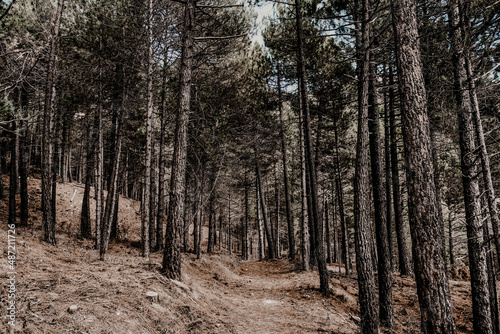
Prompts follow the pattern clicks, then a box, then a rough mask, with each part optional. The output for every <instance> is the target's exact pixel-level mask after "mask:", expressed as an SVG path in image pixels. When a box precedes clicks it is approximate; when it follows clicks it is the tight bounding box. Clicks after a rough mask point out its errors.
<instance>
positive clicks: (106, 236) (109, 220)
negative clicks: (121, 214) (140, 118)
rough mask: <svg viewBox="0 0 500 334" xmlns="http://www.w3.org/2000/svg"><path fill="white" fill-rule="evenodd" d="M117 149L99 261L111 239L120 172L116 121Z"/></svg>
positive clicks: (119, 145) (103, 221) (119, 138)
mask: <svg viewBox="0 0 500 334" xmlns="http://www.w3.org/2000/svg"><path fill="white" fill-rule="evenodd" d="M117 123H118V124H117V125H116V127H117V129H116V133H117V138H116V142H117V147H116V151H115V154H114V157H113V169H112V172H111V184H110V188H109V191H108V196H107V198H106V208H105V210H104V217H103V220H102V223H103V224H102V232H101V238H102V239H101V248H100V251H99V257H100V259H101V260H104V254H106V252H107V251H108V246H109V240H110V237H111V227H112V225H113V220H114V218H115V217H114V215H115V206H116V201H117V194H118V175H119V170H120V156H121V147H122V141H121V136H120V134H119V133H120V130H121V129H120V128H121V121H120V120H117Z"/></svg>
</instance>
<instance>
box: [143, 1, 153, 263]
mask: <svg viewBox="0 0 500 334" xmlns="http://www.w3.org/2000/svg"><path fill="white" fill-rule="evenodd" d="M147 15H148V16H147V17H148V24H147V38H148V42H147V45H148V66H147V73H146V81H147V84H146V85H147V114H146V157H145V162H144V184H143V190H142V202H141V214H142V217H141V218H142V219H141V221H142V226H141V232H142V233H141V234H142V238H141V239H142V240H141V241H142V256H143V257H146V258H149V252H150V250H151V240H150V237H151V232H152V231H150V230H151V221H150V218H151V215H150V211H151V155H152V140H153V65H154V64H153V61H154V60H153V0H149V1H148V14H147ZM153 233H154V232H153Z"/></svg>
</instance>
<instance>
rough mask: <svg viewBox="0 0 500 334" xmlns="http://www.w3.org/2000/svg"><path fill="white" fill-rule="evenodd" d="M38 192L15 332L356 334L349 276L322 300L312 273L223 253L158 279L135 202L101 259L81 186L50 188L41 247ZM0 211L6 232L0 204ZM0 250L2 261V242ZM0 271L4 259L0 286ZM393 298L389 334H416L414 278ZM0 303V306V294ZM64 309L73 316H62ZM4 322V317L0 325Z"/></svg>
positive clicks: (462, 295) (462, 322) (462, 285)
mask: <svg viewBox="0 0 500 334" xmlns="http://www.w3.org/2000/svg"><path fill="white" fill-rule="evenodd" d="M4 184H5V182H4ZM39 189H40V188H39V180H36V179H31V180H30V195H31V197H32V200H31V205H30V207H31V209H32V210H31V217H30V222H31V224H32V226H30V227H28V228H18V230H17V233H18V238H17V249H16V251H17V259H16V265H17V268H16V272H17V277H16V289H17V292H16V306H17V310H16V317H17V318H16V319H17V320H16V324H17V325H16V328H15V331H14V332H15V333H92V334H93V333H134V334H135V333H138V334H139V333H317V332H329V333H356V332H358V326H357V321H358V320H359V319H358V318H357V312H358V311H357V282H356V281H355V280H354V279H351V278H349V279H348V278H343V277H340V276H337V275H332V279H331V282H332V290H333V297H332V298H329V299H324V298H322V297H321V295H320V294H319V292H318V278H317V274H316V273H315V272H305V273H304V272H301V271H298V270H297V268H296V266H295V265H293V264H290V263H288V262H287V261H286V260H276V261H256V260H251V261H240V260H239V259H238V258H237V256H232V257H230V256H227V255H223V254H214V255H206V254H203V255H202V258H201V259H200V260H196V258H195V257H194V256H193V255H190V254H188V255H183V274H182V282H177V281H172V280H168V279H166V278H164V277H163V276H162V275H161V274H160V271H159V269H160V263H161V254H158V253H154V254H152V256H151V258H150V259H149V260H148V259H144V258H142V257H140V250H139V249H138V248H136V247H134V245H135V244H137V241H138V240H139V239H140V235H139V231H140V221H139V215H138V211H137V210H138V208H139V204H138V203H137V202H134V201H132V200H130V199H123V200H121V201H120V204H121V206H120V224H121V226H122V227H121V233H122V236H123V237H124V238H126V239H127V240H128V241H124V242H114V243H112V244H111V246H110V251H109V253H108V254H107V256H106V260H105V261H104V262H103V261H99V259H98V254H97V252H96V251H95V250H93V247H92V246H93V243H92V242H91V241H90V240H80V239H78V229H79V225H78V224H79V216H80V203H81V196H82V193H83V188H81V186H79V185H76V184H58V224H57V240H58V245H57V246H55V247H54V246H50V245H48V244H45V243H43V242H42V241H41V221H40V216H41V211H40V210H39V209H37V208H38V207H39V200H40V198H39V196H40V193H39ZM75 190H76V192H75ZM71 199H73V200H72V201H71ZM0 210H1V211H0V212H1V213H2V214H1V215H0V218H1V220H2V222H0V231H1V232H0V233H1V234H2V235H3V236H5V235H7V227H6V224H5V223H4V222H5V221H6V218H7V217H6V215H5V212H6V203H5V202H0ZM4 239H5V238H4ZM130 241H132V242H130ZM0 250H1V251H2V253H3V254H4V258H6V254H7V243H6V242H3V243H1V246H0ZM7 269H8V268H7V265H6V261H2V267H1V273H2V274H1V278H0V279H1V280H2V284H4V282H7V275H6V274H3V273H7V272H8V270H7ZM330 270H331V271H332V272H333V271H336V270H337V269H336V267H335V266H331V267H330ZM5 284H6V283H5ZM451 288H452V293H453V303H454V308H455V317H456V320H457V327H458V329H459V331H460V332H471V331H472V329H471V316H472V312H471V308H470V284H469V282H466V281H451ZM148 291H153V292H156V293H158V295H159V300H158V302H151V301H150V300H149V299H148V298H147V297H146V292H148ZM394 296H395V309H396V316H397V318H396V328H395V331H394V332H397V333H411V332H415V333H418V332H419V323H420V322H419V313H418V301H417V297H416V290H415V284H414V282H413V281H412V280H411V279H409V278H401V277H399V276H398V275H395V284H394ZM0 303H1V307H2V310H6V309H7V298H6V294H5V293H2V298H1V300H0ZM72 305H76V306H77V310H76V311H70V310H69V307H70V306H72ZM7 321H8V320H7V317H6V316H5V313H4V311H2V325H5V327H4V326H0V327H2V328H6V327H7V326H6V325H7ZM7 332H8V331H7Z"/></svg>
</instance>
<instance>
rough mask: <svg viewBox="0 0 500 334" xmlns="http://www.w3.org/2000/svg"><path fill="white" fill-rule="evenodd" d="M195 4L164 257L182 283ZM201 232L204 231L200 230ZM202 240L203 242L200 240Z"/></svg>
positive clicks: (184, 60) (188, 11)
mask: <svg viewBox="0 0 500 334" xmlns="http://www.w3.org/2000/svg"><path fill="white" fill-rule="evenodd" d="M194 9H195V2H194V1H193V0H187V2H186V3H185V12H184V35H183V38H182V55H181V73H180V80H179V82H180V88H179V89H180V90H179V104H178V111H177V115H176V125H175V136H174V155H173V161H172V176H171V179H170V201H169V207H168V218H167V231H166V244H165V251H164V256H163V271H164V272H165V275H166V276H167V277H168V278H171V279H177V280H180V278H181V254H180V238H181V236H180V229H181V227H182V226H183V224H182V214H183V212H184V208H183V204H184V201H183V198H182V197H183V196H184V187H185V182H186V156H187V130H188V122H189V113H190V110H191V79H192V64H193V40H194V34H193V27H194V24H195V22H194V21H195V17H194V14H195V10H194ZM200 230H201V229H200ZM200 240H202V239H200Z"/></svg>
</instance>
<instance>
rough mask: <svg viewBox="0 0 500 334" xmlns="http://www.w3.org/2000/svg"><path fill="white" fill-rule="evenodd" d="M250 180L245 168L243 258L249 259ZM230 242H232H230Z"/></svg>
mask: <svg viewBox="0 0 500 334" xmlns="http://www.w3.org/2000/svg"><path fill="white" fill-rule="evenodd" d="M248 186H249V185H248V180H247V172H246V170H245V204H244V205H245V220H244V227H243V253H242V255H241V257H242V258H243V260H248V255H249V254H248V253H249V251H248V247H249V245H248V215H249V212H248V209H249V208H248ZM229 212H231V211H229ZM228 234H229V236H230V235H231V230H230V229H229V228H228ZM229 244H230V243H229Z"/></svg>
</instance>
